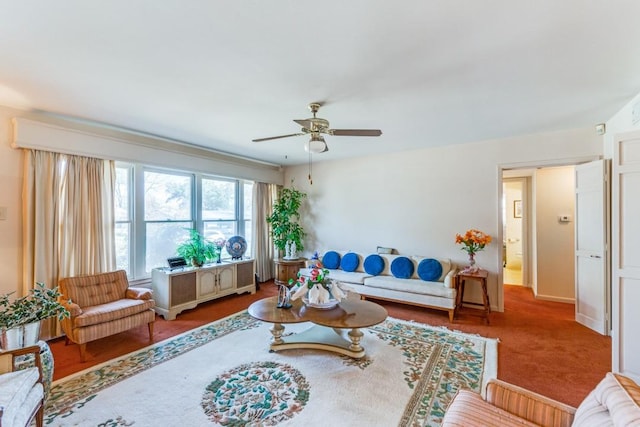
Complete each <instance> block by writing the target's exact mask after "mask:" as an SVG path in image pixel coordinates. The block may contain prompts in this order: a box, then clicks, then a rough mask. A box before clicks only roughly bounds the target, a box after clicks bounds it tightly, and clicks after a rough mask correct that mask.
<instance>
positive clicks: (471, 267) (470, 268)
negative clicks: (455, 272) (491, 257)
mask: <svg viewBox="0 0 640 427" xmlns="http://www.w3.org/2000/svg"><path fill="white" fill-rule="evenodd" d="M475 257H476V254H475V253H470V254H469V265H468V266H467V268H465V269H464V272H465V273H477V272H478V270H480V267H478V266H477V265H476V258H475Z"/></svg>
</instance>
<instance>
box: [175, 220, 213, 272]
mask: <svg viewBox="0 0 640 427" xmlns="http://www.w3.org/2000/svg"><path fill="white" fill-rule="evenodd" d="M188 230H189V239H187V240H186V241H184V242H183V243H181V244H180V245H179V246H178V248H177V249H176V252H177V253H178V255H180V256H181V257H183V258H184V259H185V260H187V261H190V262H191V264H192V265H193V266H194V267H200V266H202V264H204V263H205V262H206V261H207V260H212V259H214V258H215V257H216V255H217V251H216V246H215V244H213V243H212V242H210V241H208V240H207V239H205V238H204V236H203V235H202V234H200V233H198V230H195V229H193V228H189V229H188Z"/></svg>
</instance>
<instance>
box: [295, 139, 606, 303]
mask: <svg viewBox="0 0 640 427" xmlns="http://www.w3.org/2000/svg"><path fill="white" fill-rule="evenodd" d="M383 138H387V139H389V141H388V143H389V144H393V140H392V136H388V135H384V136H383ZM341 143H348V141H337V140H330V141H328V144H329V145H330V146H331V149H332V150H339V149H340V144H341ZM601 154H602V140H601V138H600V137H598V136H597V135H596V134H595V132H594V131H593V129H592V128H586V129H577V130H568V131H560V132H553V133H546V134H537V135H526V136H520V137H514V138H509V139H503V140H492V141H482V142H476V143H470V144H460V145H454V146H447V147H439V148H432V149H424V150H415V151H407V152H400V153H394V154H387V155H379V156H370V157H361V158H357V159H351V160H340V161H332V162H316V163H314V165H313V185H312V186H310V185H309V183H308V180H307V174H308V168H307V166H306V165H301V166H297V167H290V168H287V169H286V170H285V183H289V182H290V181H291V179H294V180H295V182H294V185H295V186H296V187H297V188H298V189H300V190H303V191H306V192H307V193H308V195H309V212H307V213H306V215H305V218H304V220H303V221H304V224H305V226H306V230H307V231H308V232H309V234H310V236H309V238H308V239H307V241H306V244H305V249H306V251H308V253H309V252H311V251H313V250H318V251H321V252H322V251H325V250H327V249H330V248H336V249H343V250H349V249H351V250H355V251H360V252H369V251H374V250H375V248H376V246H378V245H383V246H391V247H394V248H396V249H397V250H398V251H399V252H400V253H404V254H419V255H428V256H434V257H448V258H451V259H452V260H454V261H455V262H457V263H459V264H462V265H464V264H465V263H466V257H465V254H464V252H462V251H461V250H460V246H458V245H456V244H455V243H454V239H455V234H456V233H462V232H464V231H466V230H467V229H469V228H478V229H480V230H483V231H485V232H487V233H489V234H491V235H492V236H493V238H494V239H496V242H494V243H492V244H491V245H489V246H488V247H487V248H486V249H485V251H484V252H481V253H480V254H479V255H478V256H477V262H478V264H480V266H482V267H484V268H486V269H487V270H489V272H490V273H491V275H490V279H489V288H490V289H489V292H490V298H491V303H492V305H493V306H494V308H496V307H498V306H500V307H501V305H502V300H501V298H502V293H501V292H498V289H497V274H498V272H499V271H500V269H501V268H502V265H501V260H500V258H501V257H500V251H501V250H502V244H501V241H500V239H501V236H502V232H501V230H498V228H499V224H500V220H499V215H500V213H501V211H500V201H499V200H498V197H499V184H498V182H499V173H500V167H501V166H504V165H509V167H514V166H517V165H519V164H523V165H527V164H531V163H536V162H539V163H541V164H543V163H548V162H550V161H557V160H560V159H571V158H579V157H583V156H594V157H595V156H598V155H601ZM314 158H315V159H316V160H318V159H321V158H322V155H316V156H314Z"/></svg>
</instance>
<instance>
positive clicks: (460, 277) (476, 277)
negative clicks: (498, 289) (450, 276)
mask: <svg viewBox="0 0 640 427" xmlns="http://www.w3.org/2000/svg"><path fill="white" fill-rule="evenodd" d="M488 277H489V272H488V271H487V270H482V269H480V270H478V271H476V272H475V273H470V272H465V271H464V270H463V271H460V272H458V274H456V277H455V287H456V310H455V311H456V314H457V313H458V311H459V310H460V309H461V308H462V304H471V305H480V306H482V316H483V317H484V320H485V322H487V325H488V324H489V313H491V304H490V303H489V294H488V293H487V278H488ZM467 280H470V281H471V282H474V283H479V284H480V286H481V287H482V304H479V303H476V302H466V303H465V301H464V288H465V284H466V283H467Z"/></svg>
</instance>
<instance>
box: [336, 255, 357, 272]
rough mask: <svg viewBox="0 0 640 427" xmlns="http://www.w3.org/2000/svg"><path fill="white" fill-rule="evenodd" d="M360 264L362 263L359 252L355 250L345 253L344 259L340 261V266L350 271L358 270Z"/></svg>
mask: <svg viewBox="0 0 640 427" xmlns="http://www.w3.org/2000/svg"><path fill="white" fill-rule="evenodd" d="M358 265H360V258H358V254H355V253H353V252H349V253H348V254H344V256H343V257H342V261H340V268H341V269H343V270H344V271H348V272H352V271H356V269H357V268H358Z"/></svg>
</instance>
